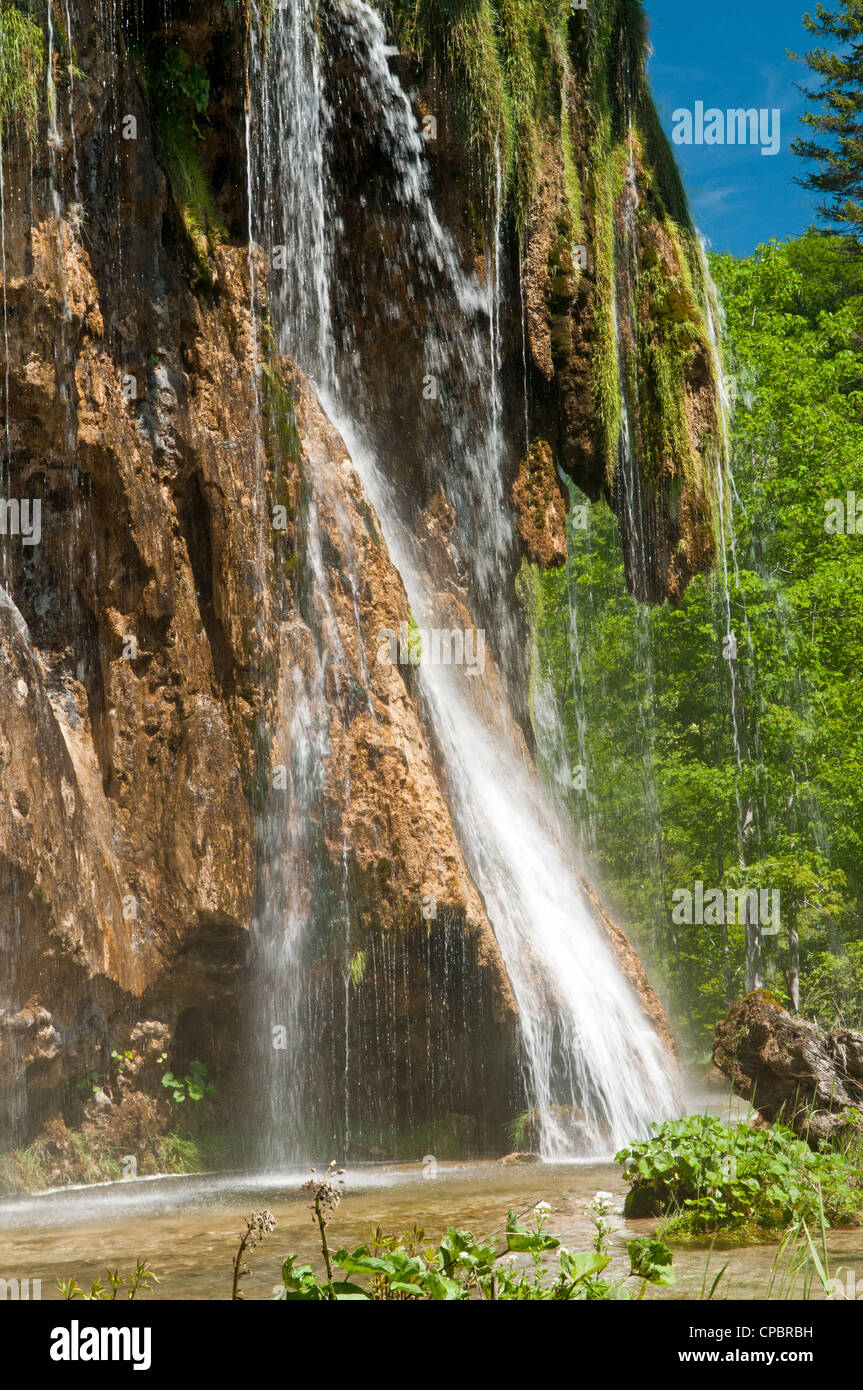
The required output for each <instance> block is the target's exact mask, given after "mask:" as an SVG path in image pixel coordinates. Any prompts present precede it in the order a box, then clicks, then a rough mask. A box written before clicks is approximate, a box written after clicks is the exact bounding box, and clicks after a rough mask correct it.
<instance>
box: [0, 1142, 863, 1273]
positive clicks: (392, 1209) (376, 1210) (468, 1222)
mask: <svg viewBox="0 0 863 1390" xmlns="http://www.w3.org/2000/svg"><path fill="white" fill-rule="evenodd" d="M307 1177H308V1173H307V1172H305V1171H304V1172H302V1173H300V1172H293V1173H282V1174H272V1173H270V1174H258V1175H249V1174H238V1175H228V1176H226V1175H211V1176H201V1177H165V1178H150V1179H139V1180H134V1181H129V1182H124V1183H110V1184H104V1185H101V1186H98V1187H86V1188H79V1189H64V1190H63V1191H58V1192H52V1193H43V1194H41V1195H39V1196H34V1197H21V1198H10V1199H8V1200H6V1201H4V1202H0V1251H2V1255H0V1277H3V1278H6V1279H10V1278H17V1279H28V1278H29V1279H30V1280H34V1279H39V1280H41V1283H42V1297H43V1299H53V1298H59V1297H60V1294H59V1290H58V1289H57V1286H56V1280H57V1279H58V1278H62V1279H66V1280H68V1279H69V1278H71V1277H73V1276H74V1277H75V1278H76V1279H77V1280H78V1282H79V1283H80V1284H81V1285H84V1286H89V1283H90V1281H91V1280H92V1279H94V1278H96V1276H97V1275H100V1274H101V1275H103V1276H104V1270H105V1268H106V1266H108V1267H110V1268H112V1269H114V1268H119V1269H120V1270H121V1271H126V1270H131V1269H132V1267H133V1266H134V1264H135V1261H136V1259H138V1258H141V1259H146V1260H147V1262H148V1263H149V1265H150V1268H151V1269H152V1270H153V1271H154V1273H156V1274H157V1275H158V1276H159V1280H160V1282H159V1284H158V1286H157V1287H156V1288H155V1289H154V1291H153V1293H152V1294H151V1295H149V1296H150V1297H154V1298H158V1299H208V1300H209V1299H222V1298H224V1299H229V1298H230V1296H231V1280H232V1268H231V1265H232V1260H233V1257H234V1254H235V1252H236V1248H237V1243H238V1239H239V1235H240V1232H241V1230H242V1229H243V1223H244V1218H245V1217H246V1216H247V1215H248V1214H249V1213H251V1212H252V1211H256V1210H259V1209H260V1208H262V1207H268V1208H269V1209H270V1211H271V1212H272V1213H273V1215H274V1216H275V1218H276V1222H277V1226H276V1230H275V1232H274V1234H273V1235H272V1236H270V1237H269V1238H268V1239H267V1240H266V1241H264V1242H263V1244H262V1245H261V1246H259V1248H258V1250H257V1251H256V1252H255V1254H254V1255H253V1256H252V1258H251V1264H252V1266H253V1269H254V1275H253V1277H252V1278H251V1279H247V1280H244V1281H243V1288H244V1292H245V1295H246V1297H247V1298H248V1299H252V1300H254V1299H269V1298H272V1296H273V1288H274V1286H275V1285H276V1284H277V1283H278V1280H279V1270H280V1266H281V1262H282V1260H283V1259H284V1257H285V1255H287V1254H289V1253H293V1252H295V1251H296V1252H297V1253H298V1254H299V1255H300V1256H301V1257H302V1258H303V1259H304V1260H308V1261H310V1262H311V1263H313V1264H314V1265H315V1267H316V1268H319V1269H320V1267H321V1262H320V1249H319V1246H318V1243H317V1228H316V1226H315V1224H314V1220H313V1217H312V1214H311V1210H310V1207H309V1196H308V1194H307V1193H305V1192H303V1191H302V1187H301V1184H302V1183H303V1181H304V1180H305V1179H306V1178H307ZM345 1180H346V1186H345V1191H344V1196H343V1199H342V1202H341V1206H340V1207H339V1209H338V1211H337V1212H336V1214H335V1216H334V1217H333V1220H332V1223H331V1226H330V1229H329V1233H328V1234H329V1236H330V1243H331V1247H332V1249H334V1250H335V1249H338V1248H340V1247H341V1246H343V1245H344V1246H347V1247H348V1248H352V1247H353V1246H355V1245H359V1244H362V1243H363V1242H364V1241H365V1240H366V1239H367V1238H368V1235H369V1232H370V1230H371V1229H372V1228H373V1227H375V1226H378V1225H380V1226H382V1227H383V1229H384V1230H385V1231H386V1232H401V1231H402V1230H405V1229H409V1228H412V1227H413V1226H414V1225H418V1226H421V1227H423V1228H424V1230H425V1232H426V1236H427V1237H428V1238H429V1239H430V1240H434V1239H435V1238H437V1237H439V1236H441V1235H442V1234H443V1233H444V1232H445V1230H446V1228H447V1226H449V1225H458V1226H462V1227H467V1228H468V1229H470V1230H472V1231H473V1232H474V1234H475V1235H483V1236H487V1235H492V1234H495V1233H500V1232H501V1231H502V1228H503V1227H504V1225H505V1222H506V1213H507V1210H508V1209H509V1208H514V1209H515V1210H516V1211H518V1212H529V1211H530V1210H532V1208H533V1207H534V1205H535V1204H536V1203H537V1202H539V1201H546V1202H548V1203H550V1205H551V1213H550V1216H549V1226H550V1229H551V1230H553V1231H554V1232H555V1233H556V1234H558V1235H560V1236H561V1237H562V1238H563V1240H564V1243H565V1244H566V1245H567V1246H569V1248H571V1249H587V1248H589V1246H590V1244H591V1237H592V1226H591V1223H590V1218H589V1216H588V1215H587V1214H586V1212H585V1210H584V1208H585V1205H586V1203H587V1202H589V1201H590V1199H591V1198H592V1197H593V1195H594V1194H595V1193H596V1192H597V1191H598V1190H603V1191H607V1192H611V1193H613V1194H614V1196H615V1199H616V1204H617V1205H620V1206H622V1204H623V1198H624V1196H625V1192H626V1186H625V1184H624V1183H623V1182H622V1180H621V1177H620V1172H619V1169H617V1168H615V1167H614V1166H613V1165H611V1164H605V1163H599V1164H598V1163H586V1164H530V1165H525V1166H511V1165H507V1164H501V1163H499V1162H497V1163H481V1162H470V1163H439V1164H438V1166H437V1171H436V1173H435V1175H434V1176H429V1175H428V1171H427V1169H424V1167H423V1165H422V1164H421V1163H412V1164H399V1165H395V1164H392V1165H391V1164H387V1165H371V1166H364V1167H356V1168H349V1169H348V1170H347V1172H346V1173H345ZM614 1222H615V1225H616V1227H617V1230H616V1232H615V1234H614V1236H613V1240H612V1245H613V1249H614V1251H615V1257H614V1262H613V1265H612V1270H613V1271H614V1272H617V1271H619V1272H620V1273H625V1272H626V1268H627V1260H626V1252H625V1241H626V1240H628V1239H629V1238H630V1237H631V1236H634V1235H645V1234H648V1233H650V1232H651V1231H652V1230H654V1229H655V1226H656V1223H655V1222H653V1221H625V1220H624V1219H623V1217H622V1216H616V1217H615V1218H614ZM500 1244H501V1247H502V1245H503V1241H502V1240H501V1242H500ZM829 1251H830V1260H831V1272H832V1273H833V1274H836V1273H837V1272H838V1269H839V1268H840V1267H841V1268H842V1269H843V1270H853V1271H854V1274H855V1276H856V1279H857V1283H858V1287H861V1286H863V1231H861V1230H847V1231H837V1232H833V1233H831V1234H830V1237H829ZM775 1256H776V1246H775V1245H764V1246H754V1247H752V1246H750V1247H746V1248H743V1249H724V1250H720V1249H719V1248H718V1247H717V1248H715V1249H714V1251H713V1254H712V1256H711V1257H710V1267H711V1275H710V1280H712V1277H713V1273H718V1271H719V1269H720V1268H721V1267H722V1265H724V1264H725V1263H726V1261H727V1262H728V1269H727V1271H726V1274H725V1275H724V1277H723V1279H722V1282H721V1285H720V1289H719V1292H718V1295H717V1296H720V1297H725V1298H752V1299H765V1298H767V1296H768V1289H769V1285H770V1275H771V1269H772V1267H773V1263H774V1260H775ZM707 1259H708V1252H707V1250H706V1249H705V1248H703V1247H686V1248H681V1247H677V1248H676V1249H675V1255H674V1265H675V1269H676V1271H677V1283H676V1285H675V1287H674V1288H673V1289H672V1290H668V1291H659V1290H652V1289H651V1290H649V1291H648V1297H664V1298H668V1297H673V1298H683V1299H697V1298H699V1297H700V1296H701V1291H702V1287H703V1285H704V1279H705V1265H706V1263H707ZM843 1277H844V1276H843ZM797 1292H798V1296H799V1294H800V1290H799V1289H798V1291H797Z"/></svg>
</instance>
